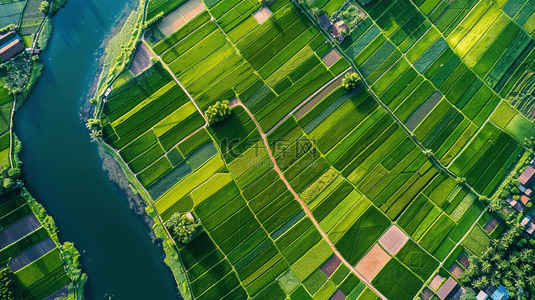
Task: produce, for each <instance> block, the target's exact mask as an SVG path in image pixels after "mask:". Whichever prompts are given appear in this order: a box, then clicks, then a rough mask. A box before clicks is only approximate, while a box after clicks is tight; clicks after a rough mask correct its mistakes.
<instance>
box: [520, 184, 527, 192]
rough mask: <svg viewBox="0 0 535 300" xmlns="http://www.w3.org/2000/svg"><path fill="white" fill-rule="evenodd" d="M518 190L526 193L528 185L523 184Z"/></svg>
mask: <svg viewBox="0 0 535 300" xmlns="http://www.w3.org/2000/svg"><path fill="white" fill-rule="evenodd" d="M518 190H519V191H521V192H522V193H524V192H525V191H526V187H525V186H523V185H521V186H519V187H518Z"/></svg>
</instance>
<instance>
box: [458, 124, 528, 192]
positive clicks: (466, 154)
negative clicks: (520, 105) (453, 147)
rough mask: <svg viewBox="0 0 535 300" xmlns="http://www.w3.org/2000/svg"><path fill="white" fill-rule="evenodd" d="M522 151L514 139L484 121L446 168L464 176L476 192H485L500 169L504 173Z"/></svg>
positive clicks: (490, 189)
mask: <svg viewBox="0 0 535 300" xmlns="http://www.w3.org/2000/svg"><path fill="white" fill-rule="evenodd" d="M522 152H523V148H522V147H521V146H520V145H519V144H518V142H516V141H515V140H514V139H512V138H511V137H510V136H509V135H508V134H506V133H505V132H503V131H501V130H500V129H498V128H497V127H495V126H494V125H492V124H488V123H487V124H486V125H485V126H484V127H483V129H482V130H481V131H480V132H479V133H478V134H477V135H476V137H475V138H474V139H473V140H472V141H471V142H470V144H469V145H468V146H467V147H466V149H465V150H464V151H463V152H461V154H460V155H459V156H458V157H457V158H456V159H455V160H454V161H453V163H452V165H451V167H450V170H451V171H453V172H455V173H457V174H459V176H463V177H466V181H467V183H468V184H470V185H472V186H473V187H474V189H475V190H476V191H478V192H480V193H483V194H486V195H489V194H490V193H491V192H492V191H493V190H494V188H495V187H496V186H497V184H498V182H499V181H500V180H501V179H499V178H501V176H502V175H501V174H502V172H501V170H503V171H504V172H507V171H508V170H509V169H510V168H511V167H512V165H513V163H514V162H515V161H516V159H517V158H518V156H519V155H521V154H522ZM495 177H496V178H495Z"/></svg>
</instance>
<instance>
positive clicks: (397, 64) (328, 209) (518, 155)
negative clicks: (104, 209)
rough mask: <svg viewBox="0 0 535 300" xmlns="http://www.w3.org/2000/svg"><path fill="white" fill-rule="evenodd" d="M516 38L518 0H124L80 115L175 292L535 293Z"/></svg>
mask: <svg viewBox="0 0 535 300" xmlns="http://www.w3.org/2000/svg"><path fill="white" fill-rule="evenodd" d="M534 37H535V4H534V3H533V2H532V1H530V0H508V1H507V0H495V1H491V0H480V1H475V0H451V1H450V0H444V1H441V0H397V1H387V0H371V1H365V0H348V1H341V0H315V1H314V0H299V1H289V0H274V1H273V0H271V1H261V2H258V1H256V0H241V1H240V0H219V1H217V0H206V1H201V0H189V1H182V0H181V1H176V0H167V1H166V0H149V1H147V3H145V1H140V5H139V7H138V8H137V10H134V11H133V12H132V13H131V15H130V16H129V17H128V20H126V22H125V23H124V27H123V28H122V30H121V31H120V32H119V33H117V35H116V36H115V37H114V38H113V40H112V41H110V46H108V49H106V51H107V53H108V57H107V58H106V64H105V67H104V68H103V71H102V74H101V75H100V80H99V82H98V86H97V88H96V93H95V95H94V98H93V99H92V103H93V104H94V105H95V112H94V115H93V117H92V119H90V120H89V121H88V128H90V129H91V130H92V132H91V137H92V138H93V139H95V140H97V141H98V142H99V143H100V144H101V145H102V146H103V147H104V148H105V149H106V151H107V152H108V153H110V154H111V155H113V157H114V158H115V159H116V160H117V161H118V162H119V163H120V165H121V167H122V170H123V171H124V172H125V174H126V177H127V178H128V180H129V183H130V185H131V188H132V189H134V190H136V192H137V193H139V194H140V195H141V197H143V199H144V201H145V205H146V207H145V211H146V212H147V214H148V215H149V216H150V217H151V218H152V219H153V220H154V225H153V230H154V232H155V234H156V236H157V237H158V238H159V239H161V240H163V245H164V250H165V254H166V259H165V262H166V263H167V264H168V265H169V267H170V268H171V270H172V272H173V275H174V279H175V280H176V283H177V285H178V288H179V291H180V294H181V296H182V297H183V298H184V299H199V300H208V299H233V300H235V299H274V300H284V299H291V300H301V299H314V300H327V299H332V300H342V299H352V300H354V299H359V300H368V299H369V300H375V299H392V300H405V299H407V300H411V299H423V300H428V299H440V300H445V299H456V300H457V299H476V297H477V299H507V298H509V297H510V298H513V299H515V298H516V299H535V269H534V260H533V258H534V256H535V239H534V238H535V237H534V236H533V235H532V233H533V232H534V231H535V223H534V222H533V221H532V216H533V215H534V214H535V209H534V208H532V202H531V201H530V200H531V198H533V197H534V196H533V190H534V189H535V168H534V167H535V160H533V159H534V157H535V155H534V152H533V151H534V146H535V140H534V135H535V124H534V123H533V118H534V117H535V94H534V92H533V91H534V88H535V76H534V75H535V62H534V59H535V40H534ZM117 49H119V50H117ZM118 52H120V54H119V53H118ZM485 297H486V298H485Z"/></svg>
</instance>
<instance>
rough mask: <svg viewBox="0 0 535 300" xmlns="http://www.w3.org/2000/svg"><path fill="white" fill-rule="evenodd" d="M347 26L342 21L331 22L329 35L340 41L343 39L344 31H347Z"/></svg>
mask: <svg viewBox="0 0 535 300" xmlns="http://www.w3.org/2000/svg"><path fill="white" fill-rule="evenodd" d="M348 29H349V28H348V27H347V25H346V23H344V21H338V22H336V23H334V24H333V26H332V27H331V35H332V36H333V38H335V39H337V40H338V42H340V43H341V42H342V41H343V40H344V34H343V33H344V32H347V30H348Z"/></svg>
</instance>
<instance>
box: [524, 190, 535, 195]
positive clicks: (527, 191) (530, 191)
mask: <svg viewBox="0 0 535 300" xmlns="http://www.w3.org/2000/svg"><path fill="white" fill-rule="evenodd" d="M524 194H526V196H528V197H531V196H533V191H532V190H531V189H526V190H525V191H524Z"/></svg>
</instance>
